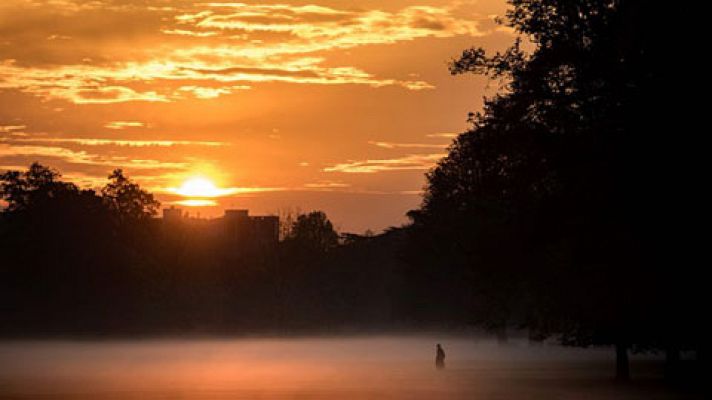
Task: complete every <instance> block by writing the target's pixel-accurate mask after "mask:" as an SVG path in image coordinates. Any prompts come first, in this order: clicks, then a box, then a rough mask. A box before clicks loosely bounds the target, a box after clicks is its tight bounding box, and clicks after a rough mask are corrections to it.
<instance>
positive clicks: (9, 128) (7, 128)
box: [0, 125, 27, 133]
mask: <svg viewBox="0 0 712 400" xmlns="http://www.w3.org/2000/svg"><path fill="white" fill-rule="evenodd" d="M25 128H27V126H25V125H0V133H10V132H13V131H21V130H23V129H25Z"/></svg>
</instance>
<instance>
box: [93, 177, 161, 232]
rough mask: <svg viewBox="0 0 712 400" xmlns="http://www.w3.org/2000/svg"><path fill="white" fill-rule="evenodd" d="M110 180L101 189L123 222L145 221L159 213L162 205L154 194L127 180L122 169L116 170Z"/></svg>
mask: <svg viewBox="0 0 712 400" xmlns="http://www.w3.org/2000/svg"><path fill="white" fill-rule="evenodd" d="M108 179H109V183H107V184H106V185H105V186H104V187H103V188H102V189H101V195H102V198H103V200H104V202H105V203H106V205H107V206H108V207H109V209H110V210H112V211H113V212H114V213H115V214H116V215H117V217H118V218H119V219H120V220H121V221H122V222H126V221H145V220H146V219H148V218H151V217H153V216H155V215H156V214H157V213H158V208H159V207H160V206H161V203H160V202H158V200H156V199H155V198H154V197H153V194H151V193H149V192H147V191H145V190H143V189H141V187H140V186H139V185H138V184H136V183H134V182H132V181H131V180H130V179H129V178H127V177H126V176H125V175H124V173H123V171H122V170H121V169H115V170H114V171H113V172H112V173H111V175H109V178H108Z"/></svg>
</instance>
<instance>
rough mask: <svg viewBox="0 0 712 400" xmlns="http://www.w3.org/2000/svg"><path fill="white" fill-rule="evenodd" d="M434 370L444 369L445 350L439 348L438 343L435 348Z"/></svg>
mask: <svg viewBox="0 0 712 400" xmlns="http://www.w3.org/2000/svg"><path fill="white" fill-rule="evenodd" d="M435 368H437V369H443V368H445V350H443V347H442V346H440V343H438V344H437V346H436V347H435Z"/></svg>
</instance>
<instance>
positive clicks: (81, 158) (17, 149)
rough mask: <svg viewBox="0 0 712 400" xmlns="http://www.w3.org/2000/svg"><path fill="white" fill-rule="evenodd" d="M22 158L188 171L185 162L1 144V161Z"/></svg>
mask: <svg viewBox="0 0 712 400" xmlns="http://www.w3.org/2000/svg"><path fill="white" fill-rule="evenodd" d="M17 156H22V157H23V158H28V159H30V160H32V161H34V160H36V159H38V158H50V159H60V160H63V161H65V162H68V163H71V164H80V165H95V166H104V167H110V168H132V169H186V168H187V167H188V166H189V165H188V164H187V163H184V162H171V161H161V160H154V159H140V158H128V157H122V156H113V155H103V154H96V153H89V152H87V151H85V150H79V151H76V150H71V149H67V148H64V147H59V146H34V145H20V146H18V145H9V144H5V143H0V161H2V159H4V158H7V157H17Z"/></svg>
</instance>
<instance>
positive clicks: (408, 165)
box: [324, 153, 446, 174]
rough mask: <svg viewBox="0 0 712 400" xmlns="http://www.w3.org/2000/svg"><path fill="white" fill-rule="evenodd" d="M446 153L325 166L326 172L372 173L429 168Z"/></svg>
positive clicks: (411, 155)
mask: <svg viewBox="0 0 712 400" xmlns="http://www.w3.org/2000/svg"><path fill="white" fill-rule="evenodd" d="M445 155H446V154H444V153H435V154H409V155H406V156H402V157H396V158H388V159H375V160H361V161H349V162H345V163H340V164H336V165H333V166H331V167H326V168H324V172H343V173H349V174H372V173H376V172H385V171H406V170H427V169H430V168H432V167H433V166H434V165H435V163H436V162H437V161H438V160H439V159H441V158H443V157H444V156H445Z"/></svg>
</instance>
